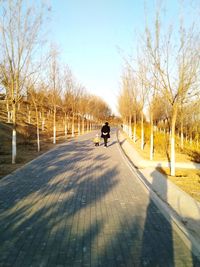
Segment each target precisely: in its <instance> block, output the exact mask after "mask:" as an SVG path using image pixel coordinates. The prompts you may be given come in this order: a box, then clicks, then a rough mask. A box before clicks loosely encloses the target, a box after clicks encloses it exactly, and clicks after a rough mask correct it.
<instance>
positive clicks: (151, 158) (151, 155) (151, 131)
mask: <svg viewBox="0 0 200 267" xmlns="http://www.w3.org/2000/svg"><path fill="white" fill-rule="evenodd" d="M153 130H154V129H153V114H151V130H150V160H153V150H154V149H153V148H154V134H153Z"/></svg>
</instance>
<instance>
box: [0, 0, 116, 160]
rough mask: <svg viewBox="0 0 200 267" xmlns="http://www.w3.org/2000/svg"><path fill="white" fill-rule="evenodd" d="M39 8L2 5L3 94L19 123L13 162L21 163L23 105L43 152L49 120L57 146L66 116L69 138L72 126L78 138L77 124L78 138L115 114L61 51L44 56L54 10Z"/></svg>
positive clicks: (16, 1) (16, 2)
mask: <svg viewBox="0 0 200 267" xmlns="http://www.w3.org/2000/svg"><path fill="white" fill-rule="evenodd" d="M38 5H40V4H38ZM38 5H37V6H29V5H28V4H27V2H26V3H25V1H24V0H8V1H1V2H0V12H1V17H0V86H1V87H0V88H1V89H0V90H1V92H0V93H1V95H2V98H3V99H4V101H3V102H1V105H2V103H3V105H4V107H5V108H6V110H7V122H8V123H12V125H13V131H12V163H15V162H16V155H17V145H16V144H17V142H16V135H17V124H18V122H19V112H20V109H22V107H23V110H24V107H25V106H26V113H25V114H24V118H25V120H27V123H29V124H31V123H33V121H34V124H35V125H36V129H37V148H38V151H39V150H40V132H41V131H43V130H44V128H45V127H46V125H47V123H46V122H47V121H51V122H52V129H53V133H52V135H53V138H52V139H53V143H56V136H57V120H58V119H59V120H60V119H61V118H62V120H63V124H64V131H65V136H66V137H67V130H68V129H69V124H71V134H72V136H74V135H75V123H76V125H77V132H78V134H80V133H81V132H82V133H84V131H85V130H87V131H89V129H91V127H92V125H91V123H92V122H96V123H98V122H101V121H102V120H105V119H106V118H107V117H108V116H110V113H111V112H110V109H109V107H108V106H107V104H106V103H105V102H104V101H103V100H102V99H100V98H98V97H96V96H93V95H91V94H89V93H88V92H87V91H86V89H85V88H84V87H83V86H82V85H81V84H79V83H78V82H77V81H76V79H75V78H74V77H73V74H72V72H71V70H70V69H69V67H68V66H64V65H63V64H61V60H60V58H59V53H58V50H57V49H56V48H55V47H50V49H49V52H45V54H44V51H47V49H44V46H43V44H44V40H43V38H42V35H44V30H43V20H44V19H45V16H46V12H47V9H48V7H46V6H43V5H42V4H41V6H40V7H39V6H38ZM45 46H46V47H47V44H45ZM33 114H34V115H33ZM85 124H86V125H85Z"/></svg>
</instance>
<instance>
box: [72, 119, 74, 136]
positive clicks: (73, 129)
mask: <svg viewBox="0 0 200 267" xmlns="http://www.w3.org/2000/svg"><path fill="white" fill-rule="evenodd" d="M72 137H74V114H73V116H72Z"/></svg>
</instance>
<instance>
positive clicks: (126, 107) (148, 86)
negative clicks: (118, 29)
mask: <svg viewBox="0 0 200 267" xmlns="http://www.w3.org/2000/svg"><path fill="white" fill-rule="evenodd" d="M144 36H145V37H144ZM199 51H200V35H199V26H198V25H196V24H194V23H192V24H191V26H188V25H187V26H185V25H184V22H183V19H181V20H180V24H179V27H178V28H176V27H174V28H173V27H172V26H170V27H169V28H168V29H167V30H165V29H164V27H163V28H162V22H161V16H160V12H159V11H157V12H156V15H155V19H154V27H153V28H150V27H149V26H148V25H146V28H145V30H144V34H143V38H142V40H140V46H139V49H138V54H137V59H134V60H133V61H130V60H129V61H127V62H128V63H127V62H126V65H125V67H124V74H123V78H122V88H121V94H120V96H119V110H120V113H121V115H122V117H123V119H124V125H126V126H124V127H125V128H128V129H129V130H128V131H127V132H128V133H129V135H130V136H131V137H132V132H131V129H132V127H131V126H132V122H134V123H133V124H134V129H135V127H136V119H137V121H140V123H141V137H140V139H141V149H143V147H144V129H143V121H144V114H146V117H147V120H148V121H149V124H150V129H151V130H150V138H149V139H150V159H153V150H154V129H155V126H157V127H159V125H160V126H162V127H163V130H165V131H166V130H167V128H168V131H169V133H170V134H169V136H170V166H171V175H175V135H176V134H177V135H180V140H181V146H182V147H183V138H184V137H185V138H186V137H188V136H190V138H193V139H195V140H196V141H197V142H198V141H199V135H198V134H199V126H200V109H199V106H200V98H199V93H200V87H199V77H200V76H199V74H200V72H199V71H200V57H199ZM147 113H148V115H147ZM125 130H127V129H125ZM133 140H134V141H135V140H136V137H135V130H134V134H133Z"/></svg>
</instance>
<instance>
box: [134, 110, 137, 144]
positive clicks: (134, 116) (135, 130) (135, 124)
mask: <svg viewBox="0 0 200 267" xmlns="http://www.w3.org/2000/svg"><path fill="white" fill-rule="evenodd" d="M136 127H137V125H136V113H134V126H133V142H134V143H135V142H136Z"/></svg>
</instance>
